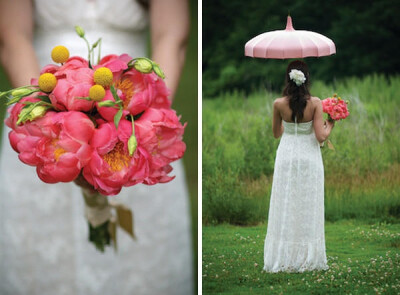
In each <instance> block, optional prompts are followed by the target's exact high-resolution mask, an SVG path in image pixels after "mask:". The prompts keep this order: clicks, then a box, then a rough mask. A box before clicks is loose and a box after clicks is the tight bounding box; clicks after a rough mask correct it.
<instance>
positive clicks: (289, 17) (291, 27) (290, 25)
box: [286, 15, 294, 31]
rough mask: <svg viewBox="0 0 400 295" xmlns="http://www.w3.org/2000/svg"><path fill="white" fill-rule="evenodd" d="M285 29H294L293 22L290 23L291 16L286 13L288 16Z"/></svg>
mask: <svg viewBox="0 0 400 295" xmlns="http://www.w3.org/2000/svg"><path fill="white" fill-rule="evenodd" d="M286 31H294V28H293V24H292V17H291V16H290V15H288V17H287V23H286Z"/></svg>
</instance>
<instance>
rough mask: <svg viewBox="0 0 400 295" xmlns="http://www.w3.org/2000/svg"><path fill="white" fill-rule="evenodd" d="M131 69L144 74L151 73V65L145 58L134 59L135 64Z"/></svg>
mask: <svg viewBox="0 0 400 295" xmlns="http://www.w3.org/2000/svg"><path fill="white" fill-rule="evenodd" d="M133 67H134V68H135V69H136V70H137V71H139V72H141V73H145V74H148V73H151V71H152V70H153V64H152V63H151V61H150V60H148V59H147V58H138V59H136V60H135V63H134V64H133Z"/></svg>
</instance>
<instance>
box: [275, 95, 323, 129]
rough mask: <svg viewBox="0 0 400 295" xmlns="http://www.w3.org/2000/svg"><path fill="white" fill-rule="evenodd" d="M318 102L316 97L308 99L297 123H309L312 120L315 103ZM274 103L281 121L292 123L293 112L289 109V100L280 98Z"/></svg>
mask: <svg viewBox="0 0 400 295" xmlns="http://www.w3.org/2000/svg"><path fill="white" fill-rule="evenodd" d="M318 101H319V98H318V97H310V98H309V99H308V100H307V104H306V107H305V108H304V114H303V118H302V119H301V120H299V121H298V123H303V122H310V121H312V120H313V119H314V114H315V108H316V102H318ZM276 102H277V104H276V105H277V107H278V110H279V112H280V115H281V117H282V120H283V121H285V122H293V121H292V113H293V111H292V110H291V108H290V107H289V99H288V98H287V97H280V98H278V99H277V100H276Z"/></svg>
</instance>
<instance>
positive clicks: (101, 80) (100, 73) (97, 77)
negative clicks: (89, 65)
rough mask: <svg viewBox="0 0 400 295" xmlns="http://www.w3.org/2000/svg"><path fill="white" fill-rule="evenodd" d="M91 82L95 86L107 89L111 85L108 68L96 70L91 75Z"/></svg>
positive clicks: (110, 75) (111, 77) (111, 78)
mask: <svg viewBox="0 0 400 295" xmlns="http://www.w3.org/2000/svg"><path fill="white" fill-rule="evenodd" d="M93 80H94V82H95V83H96V84H99V85H101V86H103V87H107V86H110V85H111V84H112V81H113V74H112V72H111V70H110V69H109V68H105V67H103V68H98V69H97V70H96V71H95V72H94V74H93Z"/></svg>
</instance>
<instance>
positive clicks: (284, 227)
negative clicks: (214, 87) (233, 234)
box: [264, 121, 328, 272]
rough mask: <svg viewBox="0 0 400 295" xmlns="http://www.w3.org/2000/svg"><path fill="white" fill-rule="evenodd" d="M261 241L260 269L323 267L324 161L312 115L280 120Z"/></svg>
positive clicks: (289, 269)
mask: <svg viewBox="0 0 400 295" xmlns="http://www.w3.org/2000/svg"><path fill="white" fill-rule="evenodd" d="M283 127H284V132H283V135H282V138H281V141H280V143H279V147H278V150H277V153H276V159H275V168H274V177H273V182H272V191H271V200H270V207H269V215H268V229H267V236H266V238H265V245H264V270H265V271H267V272H279V271H282V272H304V271H309V270H322V269H327V268H328V265H327V260H326V253H325V234H324V167H323V163H322V157H321V150H320V146H319V143H318V141H317V139H316V137H315V133H314V128H313V121H310V122H306V123H289V122H285V121H283Z"/></svg>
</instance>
